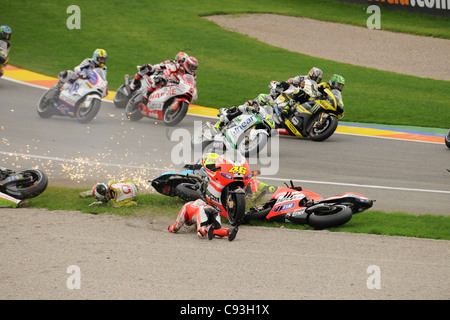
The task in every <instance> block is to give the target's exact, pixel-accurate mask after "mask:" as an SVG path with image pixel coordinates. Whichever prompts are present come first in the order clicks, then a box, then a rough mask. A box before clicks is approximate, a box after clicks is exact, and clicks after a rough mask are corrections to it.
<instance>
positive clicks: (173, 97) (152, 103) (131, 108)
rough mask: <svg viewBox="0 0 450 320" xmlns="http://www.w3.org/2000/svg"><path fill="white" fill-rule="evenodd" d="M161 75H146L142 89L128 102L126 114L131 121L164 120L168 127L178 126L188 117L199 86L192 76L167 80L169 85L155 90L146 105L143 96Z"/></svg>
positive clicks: (181, 76) (142, 82)
mask: <svg viewBox="0 0 450 320" xmlns="http://www.w3.org/2000/svg"><path fill="white" fill-rule="evenodd" d="M157 77H161V75H160V74H155V75H151V76H150V77H149V76H147V75H145V76H144V77H142V80H141V87H140V88H139V89H138V90H137V91H136V92H135V93H134V94H133V96H132V97H131V99H130V101H129V102H128V104H127V106H126V108H125V113H126V115H127V118H128V119H129V120H130V121H138V120H140V119H142V118H143V117H146V118H151V119H157V120H163V121H164V123H165V124H166V125H168V126H174V125H177V124H178V123H179V122H180V121H181V120H183V118H184V117H185V116H186V113H187V111H188V109H189V105H190V104H191V103H192V102H194V101H195V100H197V86H196V81H195V79H194V77H193V76H192V75H190V74H184V75H179V76H178V78H179V79H178V80H167V84H166V85H165V86H163V87H161V88H159V89H157V90H155V91H154V92H153V93H152V94H151V95H150V96H149V97H148V100H147V101H146V103H145V102H144V103H143V101H142V96H143V94H144V93H145V92H146V91H147V90H148V88H149V87H150V86H151V83H152V82H153V81H154V79H155V78H157Z"/></svg>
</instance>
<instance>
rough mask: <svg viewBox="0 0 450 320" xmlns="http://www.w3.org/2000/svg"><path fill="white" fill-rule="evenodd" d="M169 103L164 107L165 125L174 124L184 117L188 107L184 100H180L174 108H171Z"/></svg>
mask: <svg viewBox="0 0 450 320" xmlns="http://www.w3.org/2000/svg"><path fill="white" fill-rule="evenodd" d="M171 104H172V103H170V104H168V105H167V106H166V107H165V108H164V123H165V124H166V125H167V126H175V125H177V124H178V123H180V121H181V120H183V119H184V117H185V116H186V113H187V112H188V109H189V104H188V103H187V102H185V101H181V102H180V104H179V105H178V108H177V109H176V110H172V109H171Z"/></svg>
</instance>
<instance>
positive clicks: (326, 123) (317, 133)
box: [309, 115, 338, 141]
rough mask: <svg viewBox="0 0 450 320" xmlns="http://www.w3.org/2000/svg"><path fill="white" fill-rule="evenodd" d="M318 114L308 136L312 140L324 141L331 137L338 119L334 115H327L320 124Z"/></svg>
mask: <svg viewBox="0 0 450 320" xmlns="http://www.w3.org/2000/svg"><path fill="white" fill-rule="evenodd" d="M319 117H320V115H318V116H317V118H316V119H315V120H314V122H313V125H312V128H311V130H310V132H309V137H310V138H311V140H313V141H324V140H326V139H328V138H329V137H331V135H332V134H333V133H334V131H336V128H337V126H338V119H337V118H336V117H335V116H332V115H328V116H327V117H326V118H325V119H324V120H322V121H323V122H322V123H321V124H319V119H318V118H319Z"/></svg>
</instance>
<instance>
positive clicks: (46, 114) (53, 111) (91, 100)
mask: <svg viewBox="0 0 450 320" xmlns="http://www.w3.org/2000/svg"><path fill="white" fill-rule="evenodd" d="M107 94H108V82H107V81H106V73H105V70H103V69H102V68H95V69H93V70H88V71H87V77H86V78H78V79H76V80H75V81H73V83H70V82H68V83H65V84H64V86H63V87H62V88H61V92H60V91H59V90H58V89H57V88H54V87H53V88H50V89H49V90H48V91H47V92H45V93H44V95H43V96H42V97H41V98H40V99H39V102H38V105H37V113H38V114H39V116H40V117H41V118H50V117H52V116H54V115H56V116H63V117H70V118H76V119H77V120H78V121H79V122H80V123H88V122H90V121H91V120H93V119H94V118H95V116H96V115H97V114H98V112H99V110H100V105H101V101H102V99H103V98H104V97H106V95H107Z"/></svg>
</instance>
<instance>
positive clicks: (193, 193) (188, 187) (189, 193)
mask: <svg viewBox="0 0 450 320" xmlns="http://www.w3.org/2000/svg"><path fill="white" fill-rule="evenodd" d="M174 194H175V195H176V196H177V197H178V198H180V199H182V200H184V201H194V200H197V199H199V198H200V193H199V191H198V189H197V188H196V187H195V186H194V185H193V184H191V183H181V184H179V185H177V186H176V187H175V190H174Z"/></svg>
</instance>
